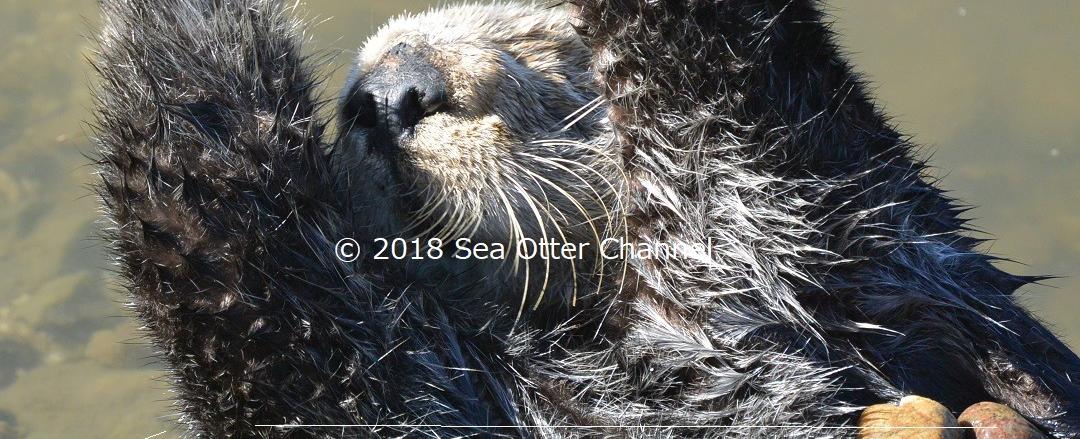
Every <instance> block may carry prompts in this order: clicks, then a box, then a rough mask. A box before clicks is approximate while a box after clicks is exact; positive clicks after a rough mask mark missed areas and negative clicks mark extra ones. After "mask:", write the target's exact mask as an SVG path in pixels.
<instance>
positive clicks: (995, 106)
mask: <svg viewBox="0 0 1080 439" xmlns="http://www.w3.org/2000/svg"><path fill="white" fill-rule="evenodd" d="M307 3H308V4H307V8H306V9H307V10H308V11H309V12H310V15H311V18H314V19H316V20H320V21H321V20H323V19H325V20H327V21H325V22H322V24H319V25H318V26H317V27H316V28H315V37H316V40H317V43H318V46H319V48H320V49H340V50H342V51H343V53H345V54H347V53H348V51H349V50H352V49H354V48H355V47H357V46H358V45H359V44H360V43H361V42H362V41H363V39H364V37H366V35H367V34H368V33H370V32H371V31H372V29H373V28H374V26H376V25H377V24H378V23H380V22H382V21H383V20H384V19H385V18H386V17H387V16H388V15H389V14H392V13H396V12H400V11H401V10H404V9H409V8H411V9H413V10H416V9H418V8H421V7H423V6H424V4H425V3H426V2H419V1H398V2H393V3H392V4H387V2H370V1H363V2H355V1H331V0H308V2H307ZM830 5H831V7H832V8H833V10H832V12H833V13H834V14H835V16H836V19H837V26H836V29H837V30H839V31H840V32H841V34H842V36H841V43H842V44H843V46H844V47H846V48H847V49H848V50H849V51H850V52H852V58H853V59H854V61H855V62H856V63H857V65H858V68H859V70H861V71H863V72H866V73H867V75H868V77H869V79H871V80H872V81H873V82H874V84H875V85H876V87H877V96H878V98H880V100H881V102H882V103H884V104H885V105H886V107H887V109H888V111H889V113H890V114H892V115H894V116H896V122H897V124H898V125H899V126H900V127H901V129H902V130H903V131H905V132H907V133H910V134H913V135H914V136H915V139H916V140H917V141H918V142H919V143H921V144H923V145H927V152H928V153H930V152H933V153H934V159H933V164H934V165H936V167H937V172H938V174H939V175H941V176H944V182H943V185H944V186H945V187H947V188H950V189H953V190H955V195H956V196H957V197H959V198H960V199H962V200H965V201H967V202H969V203H972V204H975V205H978V206H979V208H978V209H976V210H975V211H974V212H973V216H974V217H976V218H977V219H976V221H975V225H976V226H978V227H980V228H981V229H983V230H986V231H987V232H990V233H992V234H993V236H995V237H997V241H996V242H995V243H994V244H993V246H992V247H991V250H992V251H993V253H995V254H998V255H1001V256H1005V257H1009V258H1012V259H1014V260H1016V261H1018V262H1021V263H1023V264H1026V265H1021V264H1008V265H1009V269H1011V270H1013V271H1015V272H1020V273H1025V274H1053V275H1061V276H1074V277H1066V278H1063V279H1057V280H1053V281H1049V282H1047V283H1046V284H1047V286H1039V287H1031V288H1028V289H1027V290H1026V291H1025V292H1024V298H1025V300H1026V301H1027V302H1028V303H1029V304H1030V306H1031V307H1032V308H1033V309H1035V310H1036V311H1037V312H1038V313H1039V314H1040V315H1041V316H1042V317H1043V318H1044V319H1046V320H1047V321H1048V322H1050V323H1051V324H1052V325H1054V326H1056V327H1057V328H1058V330H1059V332H1060V333H1061V334H1062V335H1063V336H1064V337H1065V338H1066V339H1067V340H1068V341H1070V342H1071V343H1072V345H1074V346H1080V321H1077V319H1076V315H1077V309H1078V308H1080V280H1077V278H1075V276H1077V275H1080V85H1078V80H1080V28H1077V27H1076V23H1080V3H1076V2H1072V3H1069V2H1056V1H1045V2H1038V3H1029V2H1015V1H1011V0H1009V1H993V2H991V1H982V0H980V1H978V2H950V1H940V0H923V1H917V2H912V1H906V2H866V1H862V0H843V1H833V2H830ZM96 22H97V12H96V6H95V2H93V1H91V0H78V1H76V0H38V1H28V0H0V439H11V438H15V437H19V438H22V437H25V438H33V439H39V438H75V437H80V438H81V437H87V438H99V437H100V438H118V439H141V438H146V437H149V436H152V435H155V434H158V433H160V432H164V433H162V434H160V435H158V436H156V437H159V438H173V437H178V431H179V430H178V429H177V428H176V427H175V425H174V424H172V422H173V420H174V419H175V416H174V415H173V414H172V413H171V411H170V407H169V399H170V393H169V391H168V388H167V385H166V383H165V382H164V381H163V380H162V377H163V374H162V373H161V372H160V371H159V370H158V369H157V368H156V366H155V365H153V364H150V361H149V360H148V359H147V356H148V355H149V353H150V350H149V349H148V348H147V347H146V346H145V345H143V344H142V343H141V342H140V341H139V339H138V338H137V331H136V329H135V327H136V325H135V323H133V322H132V321H131V320H130V319H128V318H127V317H124V315H125V314H126V313H125V311H124V310H123V308H122V306H121V305H120V303H122V301H123V296H122V295H121V294H119V293H117V292H116V291H115V290H114V289H113V288H112V287H111V283H110V282H111V280H110V275H109V274H108V273H107V272H106V271H105V268H107V267H108V261H107V260H106V259H105V258H104V257H103V255H102V253H101V249H100V245H99V243H97V242H95V241H94V240H93V239H91V238H90V236H92V233H93V231H94V230H95V228H96V226H95V223H94V221H95V219H96V216H97V213H96V209H97V204H96V200H95V199H94V198H93V197H92V196H91V195H90V193H89V190H88V189H87V188H86V184H87V183H88V182H89V181H91V179H92V178H93V176H92V173H91V172H92V170H91V169H89V168H88V167H87V166H85V163H86V159H84V158H83V156H82V153H83V152H85V151H90V150H91V149H92V146H91V144H90V142H89V140H88V139H87V135H86V133H87V129H86V128H85V126H84V125H83V123H82V121H83V120H86V119H87V117H88V108H89V107H90V104H91V102H90V96H89V94H88V92H87V83H88V82H89V81H90V80H91V79H92V78H90V77H89V74H88V69H87V66H86V62H85V61H84V58H85V57H86V56H89V55H91V51H90V50H91V49H90V47H89V45H88V44H87V43H86V42H85V40H84V38H83V37H82V35H85V34H88V33H91V32H93V29H94V26H95V23H96ZM346 58H347V57H346V56H344V55H343V56H340V57H338V59H337V60H336V64H334V65H329V66H326V67H327V68H335V67H336V68H337V74H336V75H335V77H334V78H335V79H334V82H333V84H339V83H340V81H341V78H342V76H343V74H344V69H343V68H341V64H343V63H344V62H345V61H346ZM333 86H334V85H331V87H333ZM13 427H14V428H13ZM15 428H17V429H18V430H19V431H20V432H21V435H19V436H16V435H14V434H12V431H13V430H14V429H15Z"/></svg>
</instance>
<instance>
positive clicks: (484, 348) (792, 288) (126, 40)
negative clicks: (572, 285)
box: [96, 0, 1080, 438]
mask: <svg viewBox="0 0 1080 439" xmlns="http://www.w3.org/2000/svg"><path fill="white" fill-rule="evenodd" d="M573 7H575V8H578V9H577V12H578V13H580V21H579V22H578V23H577V24H578V26H579V31H580V33H581V35H582V36H583V38H584V39H585V41H586V42H587V43H588V44H589V45H590V46H591V47H592V48H593V50H594V68H595V70H596V72H597V74H598V77H599V80H600V84H601V89H602V91H603V95H604V96H605V97H606V99H607V100H608V102H609V103H610V105H611V108H610V117H611V121H612V125H613V129H614V132H615V139H616V140H615V143H614V145H613V147H615V148H618V151H619V152H621V155H622V157H623V168H624V171H625V175H626V177H625V181H624V183H625V185H626V188H627V189H626V193H625V199H624V200H623V201H624V203H623V204H624V205H625V206H627V207H626V211H625V214H626V216H627V221H628V222H627V224H628V229H627V231H628V232H629V235H630V236H631V237H632V238H633V239H634V240H636V241H638V242H656V241H664V242H686V243H698V242H702V241H704V240H706V239H708V238H712V239H713V240H714V241H715V242H718V243H719V244H720V245H719V247H718V250H717V251H714V252H712V253H710V254H704V255H696V257H678V255H674V256H673V257H670V258H666V259H662V260H635V261H631V266H630V268H631V269H630V270H629V272H628V273H627V277H626V278H625V279H623V281H622V283H621V284H620V285H619V287H620V288H618V289H614V288H613V289H612V290H610V291H608V293H609V297H610V299H611V300H608V301H602V302H599V303H594V304H589V305H588V306H586V305H582V306H581V307H578V308H574V309H568V310H566V312H565V313H564V314H549V315H543V316H535V315H534V316H530V318H528V319H524V320H522V321H520V325H519V326H518V327H517V328H510V327H509V326H510V325H511V324H512V322H513V319H512V318H511V316H510V315H511V314H512V313H513V310H512V309H507V308H506V307H502V306H498V305H491V304H489V303H487V302H482V303H475V302H469V301H468V300H467V298H455V299H454V300H448V299H446V298H442V297H440V296H439V295H438V294H432V292H430V291H421V290H417V289H411V288H406V286H405V285H388V284H386V283H385V282H384V279H383V278H381V277H380V275H379V273H378V272H370V271H367V270H365V268H364V266H363V265H359V266H353V265H350V264H343V263H340V262H338V261H337V260H336V259H335V258H334V249H333V245H334V240H335V239H336V238H337V237H339V236H348V235H349V234H350V232H352V230H351V227H353V225H352V224H351V223H350V220H349V215H348V214H347V213H348V212H349V206H348V204H349V203H348V202H345V201H342V200H341V199H339V198H340V197H339V196H336V195H337V194H335V193H334V192H332V191H327V190H326V188H328V187H332V186H333V181H332V176H331V174H332V167H331V166H330V159H329V158H327V157H326V156H325V155H324V154H323V149H324V145H323V140H322V122H321V121H319V120H318V119H317V117H316V116H315V110H316V106H317V103H316V101H315V100H314V98H313V97H312V93H311V87H312V85H313V81H314V79H313V76H312V74H311V72H309V71H308V70H307V68H306V67H304V62H305V60H304V58H303V57H302V55H301V54H300V51H299V47H298V44H299V43H298V40H299V35H300V34H299V30H298V28H297V27H296V25H295V23H294V22H293V20H292V19H291V18H290V17H289V11H288V10H287V9H286V8H283V7H281V6H279V5H278V4H277V3H276V2H273V1H269V0H126V1H121V0H108V1H106V2H105V4H104V12H105V17H106V21H105V31H104V33H103V35H102V37H101V39H100V45H101V53H100V55H99V57H98V61H97V62H96V66H97V68H98V70H99V72H100V73H101V77H102V81H101V85H100V87H99V89H98V93H97V95H98V105H97V108H98V121H97V124H96V125H97V127H96V128H97V129H96V131H97V133H98V139H99V142H100V144H101V147H102V157H101V160H100V163H99V166H100V169H101V173H102V184H101V185H100V187H99V189H100V192H101V194H102V198H103V200H104V203H105V207H106V209H107V211H108V217H109V219H110V220H111V221H112V224H111V227H109V230H108V232H109V234H110V239H111V241H112V242H113V244H114V248H115V252H116V255H117V257H118V259H119V264H120V270H121V273H122V274H123V275H124V277H125V278H126V279H127V280H128V282H129V284H130V285H129V287H130V290H131V293H132V295H131V297H132V302H133V308H134V309H135V311H136V312H137V314H138V315H139V316H140V317H141V318H142V319H143V321H144V322H145V323H146V326H147V329H148V332H149V334H150V335H151V336H152V337H153V338H154V339H155V341H156V342H157V344H158V346H160V347H161V349H162V357H163V359H164V361H165V363H166V364H167V365H168V366H169V367H170V369H171V372H172V376H173V377H174V381H175V388H176V390H177V392H178V404H179V406H180V410H181V412H182V413H183V414H184V416H183V418H182V419H183V421H184V422H185V423H186V424H187V425H188V427H189V429H190V434H191V435H192V436H194V437H214V438H218V437H284V436H288V437H372V436H408V437H460V436H472V437H490V436H491V435H493V434H500V435H506V436H513V437H519V436H520V437H551V438H558V437H669V436H670V437H807V436H811V437H830V436H838V437H847V436H851V435H853V431H851V430H833V429H808V428H807V427H806V426H822V427H837V426H845V425H851V424H852V423H853V421H854V415H855V413H856V412H857V410H858V409H859V408H860V407H862V406H864V405H867V404H871V403H877V402H881V401H884V400H896V399H898V398H899V397H901V396H902V395H904V394H909V393H914V394H921V395H924V396H929V397H932V398H935V399H938V400H940V401H942V402H944V403H945V404H946V405H947V406H949V407H950V408H951V409H953V410H954V411H955V410H960V409H962V408H964V407H965V406H966V405H967V404H970V403H973V402H977V401H981V400H997V401H1002V402H1004V403H1006V404H1008V405H1009V406H1011V407H1013V408H1014V409H1016V410H1017V411H1019V412H1020V413H1022V414H1023V415H1025V416H1026V417H1028V418H1029V419H1031V420H1032V421H1034V422H1035V423H1036V424H1038V425H1039V426H1040V427H1041V428H1043V429H1044V430H1046V431H1047V432H1050V433H1052V434H1053V435H1054V436H1056V437H1063V438H1074V437H1080V410H1078V404H1080V390H1078V388H1077V386H1076V385H1075V384H1073V383H1072V381H1071V377H1074V376H1077V375H1078V374H1080V360H1078V359H1077V357H1076V356H1075V355H1074V354H1073V353H1072V352H1070V351H1069V350H1068V349H1067V348H1066V347H1065V346H1064V345H1063V344H1062V343H1060V342H1059V341H1058V340H1057V339H1056V338H1055V337H1054V336H1053V335H1052V334H1051V333H1049V332H1048V331H1047V330H1046V329H1044V328H1043V326H1042V325H1041V324H1039V323H1038V322H1037V321H1035V320H1034V319H1033V318H1032V317H1030V316H1029V315H1028V314H1027V313H1026V312H1025V311H1023V310H1022V309H1021V308H1020V307H1019V306H1018V305H1016V304H1015V302H1014V299H1013V298H1012V296H1011V293H1012V292H1013V291H1014V290H1015V289H1016V288H1018V287H1020V286H1022V285H1023V284H1025V283H1026V282H1029V281H1031V280H1032V279H1026V278H1021V277H1017V276H1012V275H1009V274H1007V273H1003V272H1001V271H1000V270H998V269H996V268H994V267H993V266H992V265H991V264H990V262H991V259H990V258H989V257H988V256H986V255H985V254H983V253H980V252H978V251H977V250H976V249H975V246H976V245H977V244H978V241H976V240H974V239H972V238H969V237H967V236H965V235H964V234H963V232H964V231H965V227H964V223H963V221H962V220H961V219H959V217H958V215H959V209H958V208H957V207H956V205H955V203H953V202H952V201H951V200H949V199H948V198H947V197H945V196H944V195H943V194H942V193H941V191H940V190H938V189H936V188H935V187H934V186H933V182H932V181H930V180H928V179H927V178H926V177H925V176H924V175H923V169H924V166H923V164H922V163H921V162H919V161H918V160H917V159H915V158H914V155H913V152H912V149H913V147H912V146H911V145H910V144H909V143H908V142H907V141H906V140H905V139H904V138H903V137H902V136H901V135H899V134H898V133H896V132H895V131H894V130H892V129H891V128H890V127H889V125H888V124H887V122H886V121H885V119H884V118H883V117H882V115H881V114H880V113H879V112H878V111H877V110H876V108H875V107H874V106H873V104H872V103H871V102H870V101H869V99H868V97H867V95H866V94H865V92H864V91H863V86H862V84H861V83H860V82H859V80H858V78H857V77H856V76H854V75H853V74H852V73H850V71H849V70H848V68H847V67H846V65H845V64H844V63H843V62H842V61H841V57H840V56H839V55H838V54H837V51H836V49H835V48H834V47H833V46H832V45H831V44H830V43H829V34H828V32H827V28H826V26H825V25H823V24H822V22H823V17H822V16H821V14H820V12H818V9H817V7H816V5H815V4H814V3H812V2H808V1H783V2H757V1H749V0H748V1H725V2H710V1H685V2H663V1H656V2H639V1H620V0H610V1H588V0H581V1H580V2H578V3H577V4H576V5H574V6H573ZM508 334H510V335H508ZM282 423H298V424H301V423H302V424H366V425H367V426H366V427H354V428H312V429H291V430H280V429H269V428H262V427H255V425H256V424H282ZM374 424H379V425H384V427H378V426H374ZM388 424H398V425H397V426H386V425H388ZM470 425H471V426H474V427H466V426H470ZM496 425H512V426H518V427H516V428H496V427H490V426H496ZM754 425H772V426H779V427H775V428H761V427H753V426H754ZM455 426H458V427H455ZM476 426H489V427H476ZM712 427H721V428H712Z"/></svg>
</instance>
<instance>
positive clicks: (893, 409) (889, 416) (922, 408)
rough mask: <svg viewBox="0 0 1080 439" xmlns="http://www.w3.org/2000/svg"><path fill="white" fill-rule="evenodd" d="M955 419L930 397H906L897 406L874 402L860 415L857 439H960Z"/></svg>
mask: <svg viewBox="0 0 1080 439" xmlns="http://www.w3.org/2000/svg"><path fill="white" fill-rule="evenodd" d="M956 427H958V424H957V422H956V418H955V417H954V416H953V414H952V413H951V412H949V409H947V408H945V406H943V405H941V404H939V403H938V402H937V401H934V400H932V399H927V398H923V397H921V396H914V395H912V396H905V397H904V398H903V399H901V400H900V404H899V405H892V404H877V405H872V406H870V407H867V408H866V410H863V412H862V415H861V416H859V439H961V438H962V437H963V434H962V430H960V429H957V428H956Z"/></svg>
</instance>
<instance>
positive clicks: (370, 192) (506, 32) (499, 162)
mask: <svg viewBox="0 0 1080 439" xmlns="http://www.w3.org/2000/svg"><path fill="white" fill-rule="evenodd" d="M402 45H405V46H408V47H410V48H412V50H415V51H418V52H420V53H423V58H424V59H425V60H426V61H427V62H428V63H430V65H431V66H434V68H435V70H436V71H437V72H438V74H439V76H440V79H442V80H444V81H445V91H446V93H445V96H446V100H445V103H444V104H443V105H441V106H440V107H439V109H438V111H435V112H432V113H430V114H428V115H427V116H425V117H423V118H422V119H420V120H419V122H418V123H417V124H416V125H415V127H413V128H411V129H409V130H406V132H405V133H403V134H401V135H400V136H397V137H393V138H388V137H387V136H386V135H384V134H378V133H376V132H375V131H374V130H373V129H370V128H365V127H359V128H357V127H356V126H355V124H349V123H347V122H345V123H343V131H344V135H343V137H342V139H343V140H342V142H341V143H340V144H339V145H338V146H337V150H336V151H335V153H336V156H337V158H338V163H339V167H340V168H341V170H340V171H339V172H342V173H344V174H345V175H347V180H348V183H347V184H346V186H347V187H348V188H350V189H351V190H352V192H353V199H354V200H355V204H356V211H357V212H358V217H360V218H359V221H360V222H361V223H362V225H361V228H364V230H367V231H370V233H371V234H372V235H373V236H375V237H395V236H400V237H405V238H409V239H411V238H414V237H419V238H422V239H425V240H426V239H429V238H431V237H438V238H442V239H444V240H447V241H450V240H454V239H458V238H461V237H467V238H470V239H471V240H472V241H474V242H503V243H511V244H513V243H514V242H515V241H520V240H521V239H523V238H532V239H536V240H539V239H550V240H555V241H560V242H593V241H596V240H597V239H598V238H599V236H600V235H602V234H603V230H604V229H605V228H606V227H607V225H608V221H607V214H608V212H609V211H610V208H611V206H610V205H609V204H610V202H611V201H612V200H611V194H612V192H613V187H612V186H613V185H612V182H611V179H612V178H613V176H614V175H617V172H615V171H614V170H613V169H614V168H613V166H614V158H613V157H614V156H613V154H610V153H609V152H608V151H607V148H606V143H607V142H606V140H605V139H607V133H608V129H607V119H606V106H605V105H604V103H603V102H601V101H600V99H599V98H598V97H597V96H598V93H597V90H596V85H595V80H594V78H593V76H592V75H591V73H590V71H589V68H588V67H589V60H590V54H589V50H588V48H587V47H586V46H585V45H584V44H583V43H582V42H581V41H580V39H579V38H578V36H577V35H576V34H575V33H574V31H573V29H572V28H571V26H570V17H569V16H568V14H567V13H566V12H565V11H563V10H561V9H557V8H545V7H533V6H520V5H483V6H480V5H464V6H455V7H449V8H444V9H437V10H433V11H429V12H426V13H423V14H420V15H415V16H404V17H400V18H397V19H394V20H392V21H390V22H389V23H387V24H386V25H384V26H383V27H382V28H381V29H380V30H379V31H378V32H377V33H376V34H375V35H374V36H372V37H371V38H370V39H369V40H368V41H367V43H366V44H365V45H364V47H363V49H362V50H361V51H360V55H359V57H358V59H357V64H356V66H355V72H354V74H353V75H352V79H351V80H350V82H349V84H347V87H346V90H347V93H348V90H349V89H350V87H353V88H355V87H356V86H357V85H358V84H359V85H360V86H362V85H363V83H364V81H365V80H369V79H370V78H371V77H372V76H373V75H374V73H373V72H379V71H386V70H387V69H390V70H393V69H396V68H399V64H401V63H402V62H403V61H402V58H401V57H399V56H397V54H398V52H396V51H395V47H402ZM380 69H381V70H380ZM346 98H347V97H346ZM348 117H349V115H348V114H345V115H343V118H345V119H346V120H347V118H348ZM391 143H392V144H393V145H391V146H390V147H389V148H391V149H392V150H393V151H395V152H394V153H393V154H387V153H382V152H380V151H386V150H387V149H386V148H388V146H387V145H388V144H391ZM380 148H383V149H380ZM593 245H594V246H595V245H597V244H596V243H594V244H593ZM579 263H580V262H579ZM507 265H508V264H506V263H503V264H500V267H503V266H507ZM514 265H517V264H514ZM573 268H574V271H578V268H581V267H573ZM500 270H502V269H500ZM545 270H546V271H549V272H550V271H551V267H550V266H548V267H546V268H545ZM451 271H452V269H451ZM516 271H520V268H518V269H516ZM516 271H515V272H505V271H500V273H499V275H498V276H493V277H498V278H501V279H503V285H501V286H500V287H505V286H507V285H510V284H513V283H515V282H519V281H520V279H519V277H520V276H518V273H516ZM567 271H569V270H567ZM538 276H539V275H538V274H537V273H533V274H532V278H533V279H537V278H538ZM547 283H548V284H551V282H547ZM559 294H561V293H559Z"/></svg>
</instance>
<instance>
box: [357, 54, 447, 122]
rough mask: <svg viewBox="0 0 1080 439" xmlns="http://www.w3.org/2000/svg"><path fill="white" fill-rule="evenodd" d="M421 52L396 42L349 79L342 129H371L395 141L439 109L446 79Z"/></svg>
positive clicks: (444, 98)
mask: <svg viewBox="0 0 1080 439" xmlns="http://www.w3.org/2000/svg"><path fill="white" fill-rule="evenodd" d="M424 52H425V50H423V49H421V48H416V47H413V46H410V45H408V44H406V43H399V44H397V45H395V46H394V47H392V48H391V49H390V50H388V51H387V52H386V54H384V55H383V57H382V58H381V59H380V60H379V63H378V64H376V65H375V66H373V68H371V69H370V70H369V71H368V72H367V73H365V74H361V75H359V76H357V77H356V78H354V79H353V80H352V81H350V82H351V83H350V84H347V87H346V90H348V91H347V94H346V96H345V105H344V107H343V108H342V122H343V123H344V129H345V130H347V131H348V130H353V129H370V130H373V131H374V133H373V134H376V135H377V136H379V135H385V136H387V139H386V140H389V141H396V140H398V138H399V137H401V136H402V135H405V134H410V133H411V132H412V129H413V127H415V126H416V124H418V123H420V120H422V119H423V118H424V117H427V116H429V115H431V114H434V113H435V112H437V111H439V110H440V109H441V108H442V107H443V105H444V104H445V103H446V98H447V96H446V81H445V79H444V78H443V75H442V73H441V72H439V70H438V69H437V68H435V66H434V65H433V64H432V63H431V62H430V61H429V57H428V56H427V55H426V53H424ZM379 137H381V136H379Z"/></svg>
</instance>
